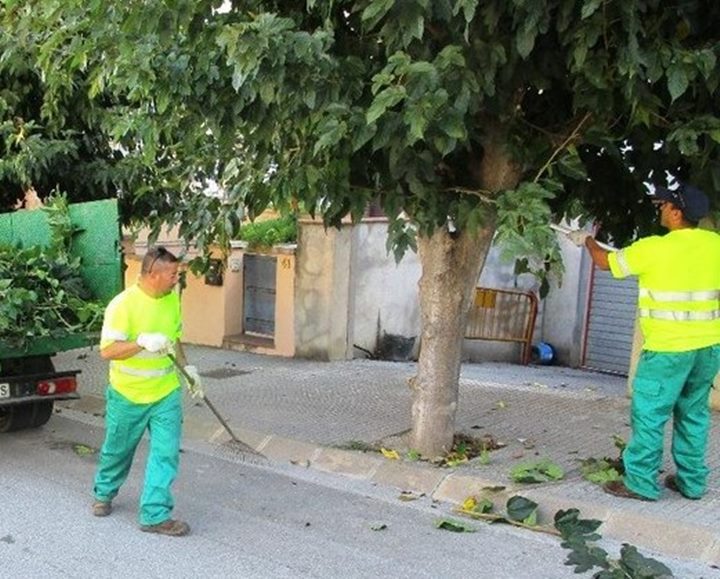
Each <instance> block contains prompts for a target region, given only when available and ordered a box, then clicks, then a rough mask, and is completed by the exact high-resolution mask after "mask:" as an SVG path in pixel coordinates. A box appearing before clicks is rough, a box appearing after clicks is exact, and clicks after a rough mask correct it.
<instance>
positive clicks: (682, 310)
mask: <svg viewBox="0 0 720 579" xmlns="http://www.w3.org/2000/svg"><path fill="white" fill-rule="evenodd" d="M653 202H654V203H655V204H656V205H657V208H658V211H659V215H660V224H661V225H662V226H663V227H665V228H666V229H668V231H669V232H668V233H667V234H665V235H661V236H660V235H657V236H651V237H646V238H643V239H640V240H638V241H636V242H635V243H633V244H632V245H630V246H629V247H627V248H625V249H622V250H620V251H617V252H608V251H606V250H604V249H602V248H601V247H600V246H599V245H598V243H597V242H596V241H595V239H593V237H592V236H591V235H590V234H588V233H587V232H584V231H572V232H570V233H568V237H569V238H570V239H571V240H572V241H573V242H574V243H576V244H577V245H578V246H582V245H584V246H585V247H587V249H588V251H589V252H590V255H591V257H592V260H593V262H594V263H595V265H597V266H598V267H599V268H600V269H605V270H607V269H609V270H610V272H611V273H612V275H613V277H616V278H624V277H627V276H630V275H636V276H638V285H639V296H638V316H639V319H640V329H641V331H642V334H643V338H644V344H643V350H642V352H641V354H640V361H639V363H638V366H637V371H636V374H635V379H634V381H633V393H632V405H631V428H632V435H631V438H630V441H629V443H628V445H627V447H626V448H625V451H624V452H623V456H622V458H623V464H624V467H625V473H624V476H623V480H621V481H613V482H610V483H607V484H606V485H605V486H604V489H605V491H606V492H608V493H610V494H613V495H617V496H621V497H625V498H633V499H641V500H657V499H658V498H659V496H660V488H659V485H658V481H657V478H658V473H659V470H660V468H661V466H662V455H663V433H664V430H665V424H666V423H667V421H668V420H669V419H670V417H671V416H672V417H673V437H672V457H673V460H674V462H675V467H676V470H677V472H676V474H670V475H668V476H666V477H665V486H666V487H668V488H669V489H671V490H674V491H677V492H680V493H681V494H682V495H683V496H685V497H686V498H689V499H699V498H700V497H702V496H703V494H704V493H705V490H706V486H707V476H708V467H707V464H706V462H705V451H706V447H707V439H708V430H709V428H710V408H709V401H708V398H709V392H710V388H711V386H712V383H713V380H714V378H715V375H716V374H717V373H718V369H720V345H719V344H720V235H718V234H717V233H715V232H713V231H708V230H704V229H698V227H697V225H698V222H699V221H700V219H702V218H703V217H705V216H706V215H707V214H708V212H709V209H710V207H709V201H708V198H707V197H706V196H705V194H704V193H703V192H702V191H700V190H699V189H697V188H695V187H692V186H690V185H681V186H680V187H678V188H677V189H674V190H670V189H666V188H663V187H658V188H657V189H656V193H655V195H654V198H653Z"/></svg>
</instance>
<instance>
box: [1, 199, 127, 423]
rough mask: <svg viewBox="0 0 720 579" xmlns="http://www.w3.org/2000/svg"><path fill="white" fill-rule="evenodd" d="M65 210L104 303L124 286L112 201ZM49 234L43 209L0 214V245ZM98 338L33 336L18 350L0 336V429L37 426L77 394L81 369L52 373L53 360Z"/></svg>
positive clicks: (87, 278) (44, 239)
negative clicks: (58, 355)
mask: <svg viewBox="0 0 720 579" xmlns="http://www.w3.org/2000/svg"><path fill="white" fill-rule="evenodd" d="M69 214H70V220H71V223H72V225H73V227H74V229H75V231H76V233H75V234H74V236H73V242H72V248H71V254H72V255H73V256H76V257H80V259H81V272H80V275H81V277H82V278H83V281H84V283H85V284H86V286H87V288H88V289H89V290H90V292H91V293H92V295H93V297H94V298H95V299H96V300H97V301H100V302H104V303H107V302H108V301H110V299H112V297H114V296H115V295H116V294H117V293H119V292H120V291H121V290H122V287H123V279H122V276H123V268H122V263H123V260H122V248H121V244H120V225H119V219H118V208H117V200H115V199H107V200H102V201H89V202H85V203H76V204H70V206H69ZM50 235H51V230H50V226H49V224H48V221H47V215H46V214H45V212H44V211H42V210H38V209H36V210H31V211H27V210H24V211H15V212H12V213H4V214H0V244H3V245H12V246H17V245H18V244H19V245H21V246H22V247H28V246H33V245H40V246H43V247H44V246H47V245H48V243H49V241H50ZM98 342H99V334H98V333H97V332H84V333H79V334H63V335H58V336H53V337H42V338H37V339H33V340H31V341H30V342H29V343H28V344H27V347H25V348H18V347H17V346H12V345H10V344H9V343H8V342H7V341H3V338H2V336H0V433H4V432H11V431H15V430H21V429H24V428H35V427H39V426H42V425H44V424H45V423H47V421H48V420H49V419H50V417H51V416H52V414H53V406H54V404H55V401H56V400H68V399H73V398H79V397H80V395H79V393H78V374H80V371H79V370H67V371H62V372H56V371H55V368H54V365H53V360H52V358H53V356H54V355H55V354H57V353H58V352H63V351H66V350H72V349H75V348H82V347H87V346H90V345H93V344H97V343H98Z"/></svg>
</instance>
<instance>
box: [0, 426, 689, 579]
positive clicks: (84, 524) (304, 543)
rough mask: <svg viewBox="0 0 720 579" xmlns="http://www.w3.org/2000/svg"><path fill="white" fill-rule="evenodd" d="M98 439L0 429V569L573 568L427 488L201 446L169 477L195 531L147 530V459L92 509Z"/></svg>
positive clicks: (125, 573) (251, 573) (502, 573)
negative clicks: (142, 502)
mask: <svg viewBox="0 0 720 579" xmlns="http://www.w3.org/2000/svg"><path fill="white" fill-rule="evenodd" d="M101 436H102V432H101V430H99V429H98V428H97V427H96V426H93V425H91V424H87V423H82V422H77V421H74V420H69V419H67V418H64V417H62V416H55V417H54V418H53V420H52V422H51V423H50V424H49V425H48V426H46V427H45V428H43V429H40V430H35V431H25V432H21V433H15V434H12V435H5V436H3V437H2V438H0V452H1V454H0V456H2V469H0V492H2V496H3V499H2V500H0V562H1V563H0V566H1V569H0V575H2V577H5V578H9V579H15V578H17V579H20V578H23V579H25V578H36V577H37V578H39V577H43V578H55V577H77V578H85V577H93V578H98V579H101V578H117V577H134V578H135V577H138V578H151V577H158V578H164V577H172V578H180V577H188V578H190V577H193V578H195V577H206V578H212V577H223V578H227V577H268V578H269V577H273V578H279V577H345V578H349V577H364V578H369V577H414V578H417V577H420V578H422V577H428V578H429V577H471V576H472V577H493V578H508V579H509V578H513V579H516V578H522V577H527V578H531V577H532V578H537V577H553V578H562V577H577V575H574V574H573V573H572V571H571V568H570V567H566V566H564V565H563V561H564V558H565V555H566V551H565V550H564V549H562V548H561V547H560V546H559V542H558V541H557V539H556V538H554V537H550V536H545V535H541V534H538V533H530V532H523V531H516V530H515V529H511V528H507V527H501V526H489V525H484V524H481V523H473V525H472V526H473V527H475V528H476V529H477V532H475V533H462V534H459V533H452V532H448V531H442V530H438V529H436V528H435V521H436V520H437V519H438V518H441V517H443V516H447V515H448V513H447V507H446V506H445V505H442V504H436V503H433V502H432V501H430V500H429V499H427V498H422V497H421V498H420V499H418V500H416V501H412V502H403V501H400V500H399V499H398V492H397V491H396V490H394V489H391V488H387V487H382V486H378V485H372V484H368V483H366V482H364V481H353V480H352V479H349V478H347V477H342V476H337V475H327V474H322V473H318V472H316V471H313V470H312V469H305V468H302V467H300V466H292V465H289V466H281V465H280V466H278V467H276V468H261V467H257V466H253V465H248V464H243V463H242V462H233V461H232V460H227V457H226V458H220V457H219V456H217V455H215V454H214V453H213V451H212V447H211V446H207V447H204V448H203V447H202V445H201V444H200V445H199V446H198V447H197V448H187V447H186V448H185V450H184V452H183V459H182V469H181V475H180V477H179V480H178V481H177V484H176V496H177V508H176V515H177V516H179V517H182V518H184V519H186V520H188V521H189V522H190V523H191V525H192V528H193V530H192V534H191V535H190V536H188V537H183V538H170V537H161V536H155V535H148V534H146V533H142V532H140V531H139V530H138V526H137V522H136V510H137V509H136V502H137V497H138V495H139V487H140V484H141V474H142V468H141V466H142V458H143V457H142V456H139V457H138V459H140V461H138V462H136V464H135V467H134V468H133V471H132V473H131V477H130V479H129V481H128V483H127V484H126V487H124V488H123V491H122V492H121V494H120V495H119V497H118V498H117V499H116V501H115V507H116V508H115V511H114V512H113V514H112V515H111V516H110V517H107V518H103V519H98V518H94V517H93V516H92V515H91V514H90V502H91V495H90V487H91V481H92V475H93V470H94V466H95V460H96V456H95V455H94V454H83V452H82V451H83V450H85V447H87V448H97V446H98V444H99V442H100V440H101ZM77 445H82V446H77ZM383 525H384V526H385V527H386V528H384V529H383V530H373V526H383ZM685 576H686V577H690V576H699V575H685Z"/></svg>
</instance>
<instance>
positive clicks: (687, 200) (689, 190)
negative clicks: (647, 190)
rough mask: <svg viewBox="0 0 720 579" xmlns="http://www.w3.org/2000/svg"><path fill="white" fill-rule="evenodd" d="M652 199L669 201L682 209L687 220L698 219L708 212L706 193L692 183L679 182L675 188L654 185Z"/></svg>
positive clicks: (708, 202)
mask: <svg viewBox="0 0 720 579" xmlns="http://www.w3.org/2000/svg"><path fill="white" fill-rule="evenodd" d="M652 199H653V201H669V202H670V203H672V204H673V205H674V206H675V207H677V208H678V209H680V211H682V214H683V215H684V216H685V219H687V220H688V221H694V222H697V221H700V220H701V219H702V218H703V217H705V216H706V215H707V214H708V213H710V200H709V199H708V198H707V195H705V193H703V192H702V191H700V189H698V188H697V187H693V186H692V185H684V184H681V185H680V186H679V187H678V188H677V189H668V188H666V187H660V186H658V187H655V195H653V197H652Z"/></svg>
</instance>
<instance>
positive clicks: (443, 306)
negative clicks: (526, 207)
mask: <svg viewBox="0 0 720 579" xmlns="http://www.w3.org/2000/svg"><path fill="white" fill-rule="evenodd" d="M494 231H495V227H494V225H490V224H488V225H487V226H486V227H484V228H483V229H482V230H480V231H478V232H476V233H475V234H468V233H466V232H463V233H461V234H459V235H457V234H452V235H451V234H450V233H448V231H447V229H446V228H442V229H438V230H436V231H435V233H434V234H433V235H432V236H431V237H420V238H419V239H418V251H419V255H420V263H421V264H422V277H421V278H420V312H421V323H422V334H421V341H420V358H419V360H418V373H417V376H415V377H414V378H413V379H412V380H411V386H412V388H413V389H414V394H413V406H412V424H413V428H412V443H411V445H412V448H414V449H415V450H417V451H418V452H420V454H421V455H423V456H425V457H427V458H434V457H436V456H441V455H444V454H447V453H448V452H449V451H450V449H451V448H452V442H453V435H454V429H455V411H456V408H457V399H458V379H459V376H460V359H461V354H462V344H463V335H464V329H465V321H466V318H467V312H468V309H469V307H470V300H471V299H472V298H473V294H474V292H473V290H474V288H475V284H476V282H477V279H478V275H479V274H480V270H481V269H482V266H483V264H484V263H485V257H486V256H487V253H488V249H489V248H490V243H491V242H492V236H493V233H494Z"/></svg>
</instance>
